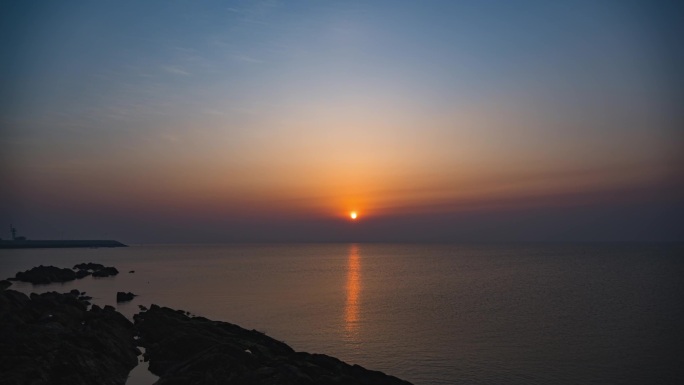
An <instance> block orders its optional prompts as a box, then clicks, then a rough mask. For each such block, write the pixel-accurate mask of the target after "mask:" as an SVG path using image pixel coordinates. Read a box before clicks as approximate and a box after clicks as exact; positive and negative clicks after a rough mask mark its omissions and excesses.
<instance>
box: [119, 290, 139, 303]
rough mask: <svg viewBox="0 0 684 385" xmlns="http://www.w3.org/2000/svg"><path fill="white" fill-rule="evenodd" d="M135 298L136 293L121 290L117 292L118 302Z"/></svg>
mask: <svg viewBox="0 0 684 385" xmlns="http://www.w3.org/2000/svg"><path fill="white" fill-rule="evenodd" d="M133 298H135V294H133V293H126V292H123V291H119V292H117V293H116V302H128V301H130V300H132V299H133Z"/></svg>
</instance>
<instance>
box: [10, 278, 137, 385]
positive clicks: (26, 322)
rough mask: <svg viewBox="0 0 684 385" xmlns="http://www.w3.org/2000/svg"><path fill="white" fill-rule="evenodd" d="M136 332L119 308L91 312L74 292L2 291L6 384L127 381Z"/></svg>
mask: <svg viewBox="0 0 684 385" xmlns="http://www.w3.org/2000/svg"><path fill="white" fill-rule="evenodd" d="M80 294H81V293H79V295H80ZM134 334H135V329H134V326H133V324H132V323H131V322H130V321H129V320H128V319H126V317H124V316H123V315H121V314H120V313H118V312H117V311H116V310H114V308H113V307H111V306H106V307H105V308H104V309H101V308H99V307H98V306H96V305H93V306H92V308H91V309H90V310H87V305H86V304H85V303H84V302H83V301H81V300H79V299H78V298H77V295H75V294H74V293H67V294H58V293H55V292H51V293H45V294H40V295H37V294H31V296H30V298H29V297H28V296H26V295H25V294H22V293H19V292H17V291H14V290H5V291H0V373H2V378H0V383H2V384H7V385H14V384H17V385H19V384H22V385H23V384H33V385H43V384H45V385H47V384H71V385H81V384H82V385H86V384H88V385H90V384H104V385H123V384H124V383H125V382H126V378H127V375H128V372H129V371H130V370H131V369H132V368H133V367H135V365H136V364H137V354H138V353H139V351H138V350H137V348H136V347H135V342H134V339H133V336H134Z"/></svg>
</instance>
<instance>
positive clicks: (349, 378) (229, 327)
mask: <svg viewBox="0 0 684 385" xmlns="http://www.w3.org/2000/svg"><path fill="white" fill-rule="evenodd" d="M50 270H51V269H50ZM1 290H2V291H0V373H3V379H2V380H1V381H0V382H1V383H2V384H17V385H19V384H64V383H68V384H74V385H80V384H83V385H85V384H95V383H97V384H105V385H110V384H111V385H123V384H125V382H126V379H127V377H128V373H129V372H130V371H131V369H133V368H134V367H135V366H136V365H137V363H138V355H140V354H141V350H140V348H139V347H142V348H145V353H144V354H143V357H144V359H145V360H146V361H149V368H150V371H151V372H152V373H154V374H156V375H157V376H159V380H158V381H157V382H156V384H158V385H180V384H254V385H260V384H283V385H290V384H292V385H295V384H304V385H306V384H331V385H332V384H356V385H371V384H378V385H385V384H386V385H395V384H396V385H399V384H402V385H406V384H410V383H409V382H406V381H403V380H400V379H398V378H396V377H392V376H389V375H386V374H384V373H382V372H378V371H372V370H368V369H365V368H363V367H361V366H358V365H349V364H347V363H344V362H342V361H340V360H338V359H336V358H334V357H330V356H326V355H323V354H310V353H304V352H295V351H294V350H293V349H292V348H291V347H290V346H288V345H286V344H285V343H283V342H281V341H277V340H275V339H273V338H271V337H268V336H267V335H265V334H263V333H260V332H258V331H255V330H247V329H243V328H242V327H240V326H237V325H234V324H230V323H227V322H219V321H212V320H209V319H206V318H203V317H193V316H190V315H189V314H188V313H187V312H184V311H181V310H173V309H170V308H166V307H161V306H157V305H151V306H150V308H149V309H146V308H144V307H142V306H141V310H142V311H141V312H139V313H138V314H136V315H134V317H133V319H134V322H131V321H130V320H128V319H127V318H126V317H125V316H123V315H122V314H121V313H119V312H117V311H116V309H115V308H113V307H111V306H105V307H104V308H100V307H99V306H97V305H89V302H88V301H87V300H88V297H86V296H84V293H80V292H79V291H78V290H72V291H71V292H69V293H64V294H60V293H56V292H49V293H44V294H35V293H33V294H31V295H30V296H27V295H25V294H23V293H20V292H17V291H14V290H9V289H1ZM126 294H130V293H126Z"/></svg>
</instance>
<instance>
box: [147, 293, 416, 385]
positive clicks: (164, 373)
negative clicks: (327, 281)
mask: <svg viewBox="0 0 684 385" xmlns="http://www.w3.org/2000/svg"><path fill="white" fill-rule="evenodd" d="M134 318H135V323H136V327H137V329H138V331H139V333H140V337H141V339H140V343H141V345H142V346H144V347H145V348H146V353H145V357H146V359H149V361H150V371H152V372H153V373H154V374H157V375H158V376H160V377H161V378H160V379H159V381H158V382H157V383H156V384H157V385H175V384H178V385H180V384H207V385H210V384H256V385H258V384H281V385H289V384H292V385H295V384H298V385H300V384H301V385H305V384H350V385H353V384H358V385H371V384H373V385H385V384H387V385H390V384H404V385H406V384H409V383H408V382H406V381H402V380H400V379H398V378H396V377H392V376H388V375H385V374H384V373H382V372H377V371H372V370H367V369H364V368H362V367H360V366H358V365H349V364H346V363H344V362H342V361H340V360H338V359H336V358H333V357H329V356H326V355H322V354H309V353H302V352H295V351H294V350H292V348H290V347H289V346H288V345H286V344H285V343H283V342H280V341H277V340H274V339H273V338H270V337H268V336H266V335H264V334H262V333H259V332H257V331H253V330H252V331H250V330H246V329H243V328H241V327H239V326H237V325H233V324H230V323H225V322H217V321H211V320H208V319H206V318H201V317H195V318H190V317H188V316H186V315H185V313H184V312H182V311H177V310H172V309H169V308H162V307H159V306H156V305H152V306H151V308H150V309H149V310H148V311H146V312H141V313H139V314H137V315H135V316H134Z"/></svg>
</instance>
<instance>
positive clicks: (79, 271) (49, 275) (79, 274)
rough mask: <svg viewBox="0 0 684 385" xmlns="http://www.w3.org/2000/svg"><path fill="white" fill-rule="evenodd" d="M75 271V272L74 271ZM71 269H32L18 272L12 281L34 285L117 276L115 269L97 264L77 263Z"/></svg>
mask: <svg viewBox="0 0 684 385" xmlns="http://www.w3.org/2000/svg"><path fill="white" fill-rule="evenodd" d="M74 270H76V271H74ZM74 270H72V269H66V268H65V269H63V268H59V267H55V266H43V265H40V266H38V267H34V268H32V269H29V270H26V271H23V272H19V273H17V274H16V275H15V277H14V278H10V279H14V280H17V281H22V282H30V283H32V284H34V285H38V284H49V283H55V282H68V281H73V280H75V279H81V278H84V277H87V276H89V275H91V274H92V276H93V277H111V276H114V275H117V274H119V270H117V269H116V268H115V267H111V266H109V267H105V266H104V265H101V264H99V263H92V262H89V263H79V264H78V265H76V266H74Z"/></svg>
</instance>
